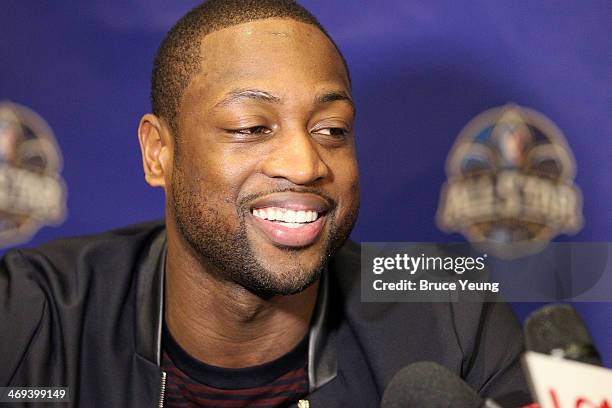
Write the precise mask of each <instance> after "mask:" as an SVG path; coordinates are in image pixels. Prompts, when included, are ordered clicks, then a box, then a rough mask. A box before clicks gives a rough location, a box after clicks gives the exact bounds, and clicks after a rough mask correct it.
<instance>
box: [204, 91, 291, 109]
mask: <svg viewBox="0 0 612 408" xmlns="http://www.w3.org/2000/svg"><path fill="white" fill-rule="evenodd" d="M244 99H251V100H256V101H261V102H268V103H281V100H280V98H279V97H277V96H274V95H272V94H270V93H269V92H266V91H262V90H260V89H234V90H233V91H230V92H228V93H227V94H226V95H225V97H224V98H223V99H221V100H220V101H219V102H217V103H216V104H215V106H214V108H219V107H223V106H227V105H230V104H232V103H234V102H239V101H241V100H244Z"/></svg>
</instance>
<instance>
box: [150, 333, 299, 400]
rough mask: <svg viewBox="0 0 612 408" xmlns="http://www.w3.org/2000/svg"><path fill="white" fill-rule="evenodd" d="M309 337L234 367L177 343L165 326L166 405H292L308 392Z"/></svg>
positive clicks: (163, 360) (163, 366)
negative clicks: (256, 362) (268, 357)
mask: <svg viewBox="0 0 612 408" xmlns="http://www.w3.org/2000/svg"><path fill="white" fill-rule="evenodd" d="M307 339H308V336H306V337H305V338H304V340H302V341H301V342H300V344H298V345H297V346H296V347H295V348H294V349H293V350H291V351H290V352H289V353H287V354H285V355H284V356H282V357H280V358H279V359H277V360H274V361H271V362H269V363H266V364H263V365H260V366H255V367H248V368H239V369H230V368H221V367H214V366H211V365H208V364H205V363H203V362H201V361H199V360H196V359H195V358H194V357H192V356H191V355H189V354H187V352H186V351H184V350H183V349H182V348H181V347H180V346H179V345H178V344H177V343H176V341H175V340H174V339H173V338H172V335H171V334H170V332H169V331H168V330H167V328H166V327H165V325H164V333H163V341H164V344H163V356H162V364H161V366H162V370H164V371H165V372H166V373H167V379H166V394H165V402H164V407H167V408H169V407H180V408H186V407H190V408H191V407H205V408H208V407H220V408H240V407H257V408H273V407H274V408H276V407H287V406H289V405H290V404H292V403H295V402H297V401H298V400H299V399H301V398H303V397H304V396H306V394H307V393H308V372H307V364H306V359H307V349H308V341H307Z"/></svg>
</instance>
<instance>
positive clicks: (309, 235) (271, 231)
mask: <svg viewBox="0 0 612 408" xmlns="http://www.w3.org/2000/svg"><path fill="white" fill-rule="evenodd" d="M325 217H327V215H324V216H321V217H319V218H317V220H316V221H313V222H310V223H308V224H304V225H303V226H301V227H297V228H290V227H285V226H284V225H282V224H281V223H277V222H274V221H268V220H264V219H261V218H259V217H256V216H254V215H253V214H251V218H252V219H253V221H254V224H255V226H256V227H257V229H259V230H260V231H262V232H263V233H264V235H266V236H267V237H268V239H269V240H270V241H272V242H273V243H275V244H277V245H282V246H288V247H296V248H298V247H303V246H306V245H310V244H312V243H313V242H315V241H316V240H317V238H318V237H319V235H321V231H322V230H323V223H324V222H325Z"/></svg>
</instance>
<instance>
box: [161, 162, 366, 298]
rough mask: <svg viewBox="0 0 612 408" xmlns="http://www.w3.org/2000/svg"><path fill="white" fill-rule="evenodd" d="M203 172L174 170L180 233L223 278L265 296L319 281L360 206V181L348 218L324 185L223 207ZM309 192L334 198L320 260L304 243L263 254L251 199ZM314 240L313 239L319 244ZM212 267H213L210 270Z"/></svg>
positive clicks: (173, 191) (173, 201)
mask: <svg viewBox="0 0 612 408" xmlns="http://www.w3.org/2000/svg"><path fill="white" fill-rule="evenodd" d="M175 163H176V162H175ZM195 180H197V178H195V177H193V176H190V175H187V174H185V173H184V172H183V171H181V169H179V168H178V166H175V168H174V171H173V182H172V187H171V189H170V194H169V198H170V200H171V203H170V205H171V208H172V212H173V216H174V222H175V224H176V226H177V229H178V232H179V234H180V235H181V236H182V238H183V239H184V240H185V241H186V242H187V244H188V245H189V246H190V247H191V249H192V250H193V251H194V252H195V254H196V256H197V257H198V258H199V260H200V262H203V263H204V264H205V265H206V264H208V265H211V266H212V267H213V268H212V269H213V271H210V272H211V273H213V274H215V275H216V277H217V278H220V279H223V280H226V281H230V282H234V283H235V284H238V285H240V286H242V287H243V288H245V289H246V290H248V291H250V292H251V293H253V294H255V295H257V296H259V297H262V298H270V297H272V296H278V295H293V294H296V293H299V292H301V291H303V290H304V289H306V288H307V287H309V286H310V285H312V284H313V283H314V282H316V281H317V280H318V279H319V277H320V276H321V274H322V273H323V271H324V270H325V269H326V267H327V264H328V262H329V260H330V259H331V257H332V256H333V255H334V253H335V252H336V251H337V250H338V249H339V248H340V247H341V246H342V244H343V243H344V242H345V241H346V239H347V238H348V236H349V234H350V233H351V231H352V229H353V226H354V224H355V221H356V219H357V214H358V211H359V199H358V194H357V184H355V185H354V186H352V188H353V189H354V190H355V200H353V202H351V203H350V204H349V208H348V209H347V211H345V213H346V215H344V216H343V217H342V219H338V218H337V211H336V210H337V206H336V205H335V203H334V202H333V200H330V199H329V197H328V196H327V195H325V194H323V192H322V191H320V190H317V189H313V188H283V189H279V190H269V191H265V192H263V193H259V194H256V195H250V196H248V197H245V198H243V199H239V200H238V202H237V203H236V204H235V208H234V210H233V211H232V212H230V213H222V212H221V211H220V209H222V208H227V207H225V206H226V205H229V203H228V200H227V199H224V198H223V197H222V196H214V195H212V194H210V193H209V192H208V193H207V189H206V187H205V186H204V187H203V184H204V183H200V182H195ZM285 191H293V192H302V193H304V192H309V193H314V194H318V195H320V196H323V197H325V198H326V199H327V200H328V201H330V203H332V204H334V205H332V207H331V210H330V211H329V212H328V213H327V217H328V219H327V220H326V222H327V224H328V226H327V228H328V231H329V232H328V234H327V235H326V236H322V237H321V238H320V239H322V240H323V243H322V245H321V250H320V251H319V253H318V254H317V255H316V256H315V257H316V259H314V261H310V262H308V263H306V262H304V261H305V260H304V259H303V256H304V249H305V248H306V247H305V248H292V247H276V248H277V250H278V251H282V258H284V259H283V260H282V261H279V258H277V256H276V255H275V256H274V257H269V258H274V259H262V257H260V256H257V254H256V251H255V249H254V248H253V243H252V240H250V239H249V236H248V229H247V221H246V217H247V215H248V214H249V213H250V208H249V206H248V203H249V202H252V201H253V200H254V199H256V198H258V197H261V196H264V195H267V194H271V193H277V192H285ZM315 244H316V243H314V244H311V245H315ZM210 269H211V268H207V271H208V270H210Z"/></svg>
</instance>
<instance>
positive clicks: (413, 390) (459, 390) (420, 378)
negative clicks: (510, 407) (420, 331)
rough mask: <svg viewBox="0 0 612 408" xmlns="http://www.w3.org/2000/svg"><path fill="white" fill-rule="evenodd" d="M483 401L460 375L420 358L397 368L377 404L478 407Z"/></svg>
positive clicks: (387, 407) (388, 407) (402, 407)
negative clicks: (419, 360)
mask: <svg viewBox="0 0 612 408" xmlns="http://www.w3.org/2000/svg"><path fill="white" fill-rule="evenodd" d="M483 405H484V401H483V400H482V398H480V396H479V395H478V394H477V393H476V392H475V391H474V390H473V389H471V388H470V386H469V385H467V384H466V383H465V382H464V381H463V380H462V379H461V378H459V377H458V376H456V375H455V374H453V373H451V372H450V371H449V370H447V369H446V368H444V367H442V366H441V365H439V364H436V363H433V362H430V361H422V362H419V363H414V364H410V365H408V366H406V367H404V368H402V369H401V370H399V371H398V372H397V373H396V374H395V375H394V376H393V378H392V379H391V381H390V382H389V385H388V386H387V389H386V390H385V393H384V394H383V398H382V402H381V404H380V406H381V408H406V407H428V408H448V407H462V408H472V407H473V408H480V407H482V406H483Z"/></svg>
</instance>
